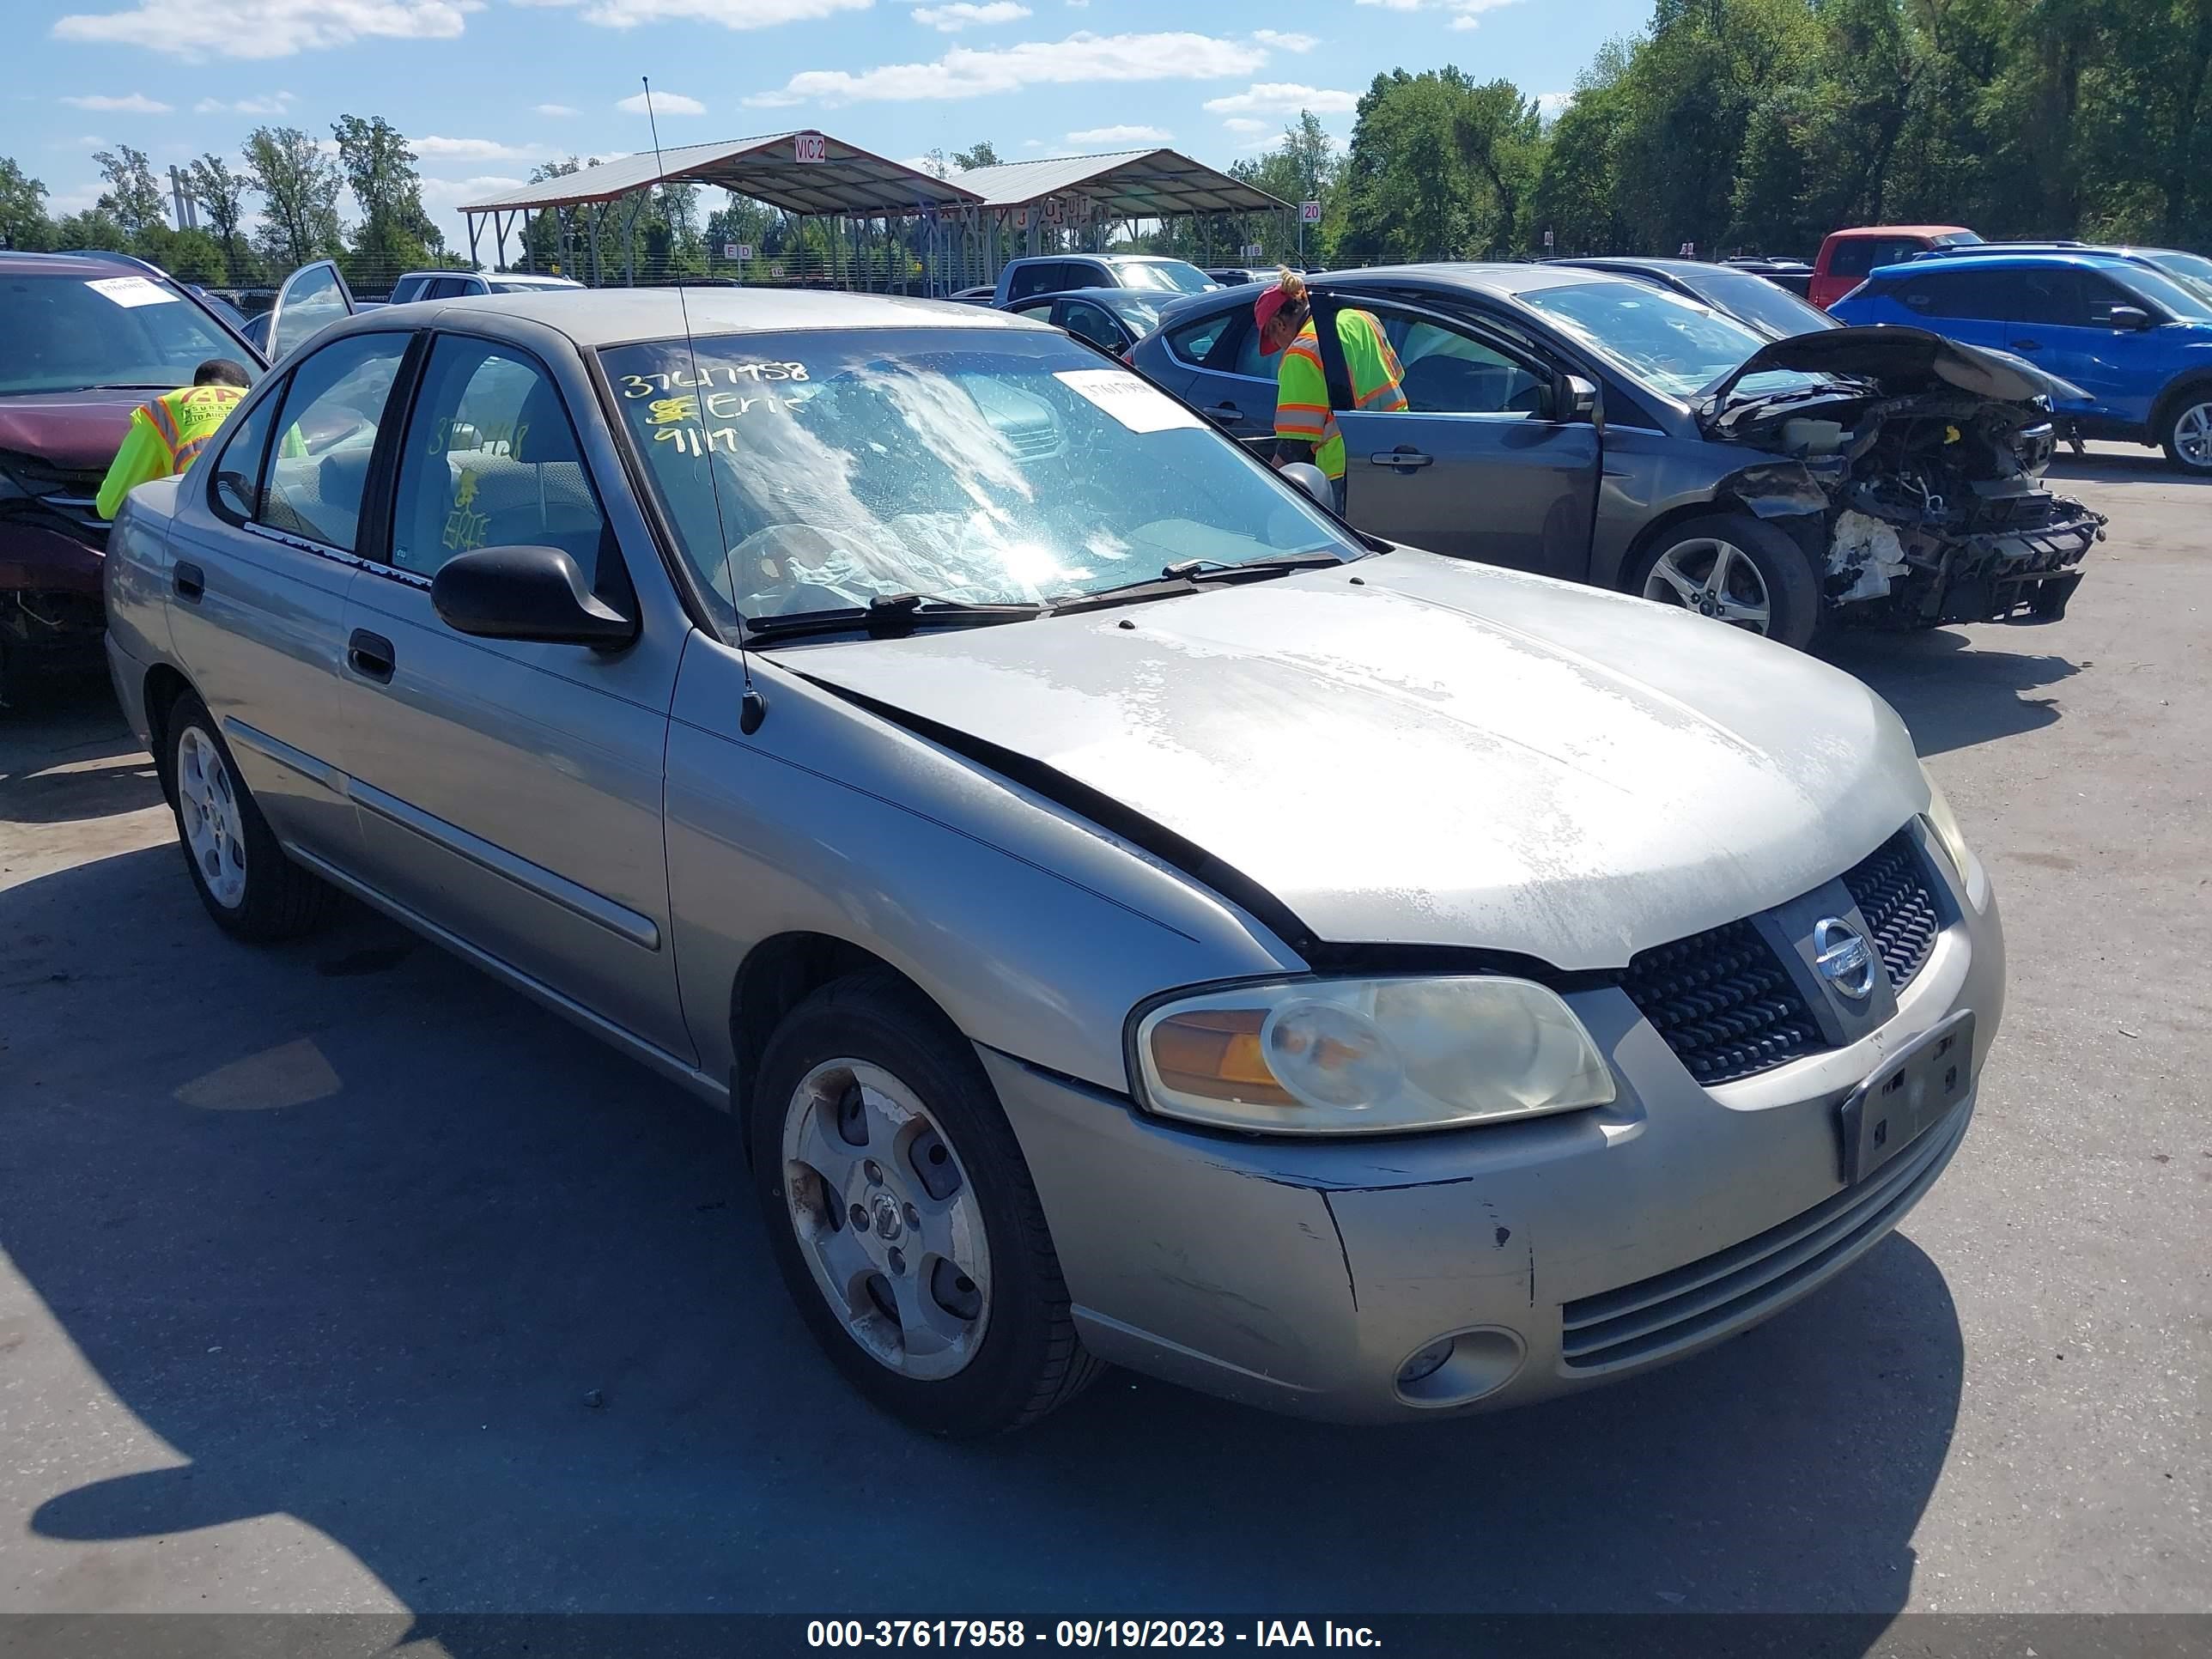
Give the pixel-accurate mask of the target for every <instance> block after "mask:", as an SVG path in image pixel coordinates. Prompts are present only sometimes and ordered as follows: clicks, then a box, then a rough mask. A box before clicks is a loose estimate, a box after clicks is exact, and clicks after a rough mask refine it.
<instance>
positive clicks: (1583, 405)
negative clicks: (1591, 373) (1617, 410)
mask: <svg viewBox="0 0 2212 1659" xmlns="http://www.w3.org/2000/svg"><path fill="white" fill-rule="evenodd" d="M1602 403H1603V399H1602V398H1600V396H1599V395H1598V389H1597V385H1596V382H1595V381H1592V380H1584V379H1583V377H1582V376H1581V375H1579V374H1570V375H1568V376H1567V418H1568V419H1569V420H1571V421H1588V422H1589V423H1590V424H1591V425H1592V426H1603V425H1604V424H1605V415H1604V411H1603V409H1602V407H1601V405H1602Z"/></svg>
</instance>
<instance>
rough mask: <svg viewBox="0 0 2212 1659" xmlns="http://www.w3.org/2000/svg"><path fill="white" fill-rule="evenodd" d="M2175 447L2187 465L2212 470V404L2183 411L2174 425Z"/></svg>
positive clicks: (2198, 405)
mask: <svg viewBox="0 0 2212 1659" xmlns="http://www.w3.org/2000/svg"><path fill="white" fill-rule="evenodd" d="M2173 447H2174V449H2175V450H2176V452H2177V453H2179V455H2180V457H2181V459H2182V460H2183V462H2184V463H2185V465H2190V466H2197V467H2205V468H2212V403H2207V404H2197V405H2195V406H2194V407H2193V408H2190V409H2186V410H2183V411H2182V413H2181V416H2180V418H2179V420H2177V421H2175V422H2174V423H2173Z"/></svg>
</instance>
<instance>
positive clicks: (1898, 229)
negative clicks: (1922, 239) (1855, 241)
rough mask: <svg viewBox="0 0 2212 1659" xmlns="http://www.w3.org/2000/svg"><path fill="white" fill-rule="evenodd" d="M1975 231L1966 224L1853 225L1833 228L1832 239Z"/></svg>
mask: <svg viewBox="0 0 2212 1659" xmlns="http://www.w3.org/2000/svg"><path fill="white" fill-rule="evenodd" d="M1972 234H1974V233H1973V232H1972V230H1971V229H1969V228H1967V227H1966V226H1965V225H1853V226H1852V227H1851V228H1850V229H1849V230H1832V231H1830V232H1829V233H1828V240H1830V241H1834V240H1837V239H1838V237H1844V236H1959V235H1966V236H1971V235H1972Z"/></svg>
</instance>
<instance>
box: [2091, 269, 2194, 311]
mask: <svg viewBox="0 0 2212 1659" xmlns="http://www.w3.org/2000/svg"><path fill="white" fill-rule="evenodd" d="M2112 275H2113V276H2117V277H2118V278H2119V280H2120V284H2121V286H2122V287H2124V288H2129V289H2134V290H2135V292H2136V295H2139V296H2140V297H2142V298H2143V299H2146V300H2148V301H2151V302H2152V303H2153V304H2154V305H2159V306H2163V307H2165V308H2166V311H2167V312H2168V313H2170V314H2171V315H2172V316H2174V317H2176V318H2178V319H2180V320H2181V321H2182V322H2185V323H2212V299H2208V298H2207V296H2206V295H2205V292H2204V290H2203V289H2201V288H2200V287H2199V286H2198V285H2197V284H2196V283H2192V282H2190V281H2187V280H2186V279H2185V278H2183V277H2179V276H2167V275H2166V272H2164V271H2163V270H2153V269H2152V268H2151V267H2150V266H2148V265H2136V266H2134V267H2132V268H2130V270H2125V271H2118V270H2116V271H2113V272H2112Z"/></svg>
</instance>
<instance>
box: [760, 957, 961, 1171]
mask: <svg viewBox="0 0 2212 1659" xmlns="http://www.w3.org/2000/svg"><path fill="white" fill-rule="evenodd" d="M856 974H885V975H890V976H891V977H893V978H895V979H896V980H897V981H898V982H899V983H900V984H901V985H902V986H904V987H907V988H908V989H909V990H911V991H912V992H913V993H914V994H915V996H917V997H919V998H920V999H921V1000H922V1001H923V1002H925V1003H927V1005H928V1006H929V1007H930V1008H931V1009H932V1010H933V1012H935V1013H936V1014H937V1015H938V1017H939V1018H941V1019H943V1020H944V1021H945V1025H946V1026H947V1028H948V1029H950V1030H953V1031H955V1032H956V1033H957V1031H958V1030H959V1027H958V1025H957V1024H956V1023H955V1022H954V1021H953V1019H952V1018H951V1016H950V1015H948V1014H946V1013H945V1010H944V1007H943V1006H941V1005H940V1004H939V1002H938V1000H937V999H936V998H934V997H933V996H931V995H930V994H929V993H928V992H927V990H925V989H924V988H923V987H921V985H919V984H917V983H915V980H914V979H913V977H912V976H911V975H908V974H906V973H904V972H902V971H901V970H900V969H898V968H897V967H896V965H895V964H893V963H890V962H887V961H886V960H884V958H883V957H879V956H878V955H877V954H876V953H875V952H874V951H871V950H868V949H867V948H866V946H864V945H855V944H854V943H853V941H852V940H850V939H840V938H838V937H836V935H835V934H832V933H807V932H792V933H775V934H772V935H770V936H769V938H767V939H762V940H760V941H759V942H758V943H757V944H756V945H754V946H753V947H752V949H750V951H746V952H745V957H744V961H743V962H741V963H738V971H737V976H736V978H735V979H734V980H733V981H732V982H731V986H730V1056H731V1059H730V1110H731V1112H732V1114H733V1115H735V1116H736V1118H737V1120H738V1134H739V1137H740V1142H741V1144H742V1145H743V1146H744V1147H745V1148H746V1156H747V1157H748V1158H750V1156H751V1146H752V1104H753V1102H752V1095H753V1085H754V1084H755V1083H756V1082H757V1080H758V1079H759V1076H760V1063H761V1056H762V1055H763V1054H765V1053H766V1052H767V1049H768V1044H769V1038H770V1037H772V1036H775V1029H776V1027H777V1026H778V1025H780V1024H782V1023H783V1019H784V1017H785V1016H786V1015H787V1014H788V1013H790V1012H791V1011H792V1010H793V1009H794V1008H796V1007H797V1006H799V1004H800V1003H802V1002H804V1001H805V1000H806V999H807V998H808V997H810V996H811V995H813V994H814V993H815V992H817V991H818V990H820V989H821V988H822V987H823V986H825V985H829V984H831V983H834V982H835V981H838V980H841V979H848V978H850V977H852V976H853V975H856Z"/></svg>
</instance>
